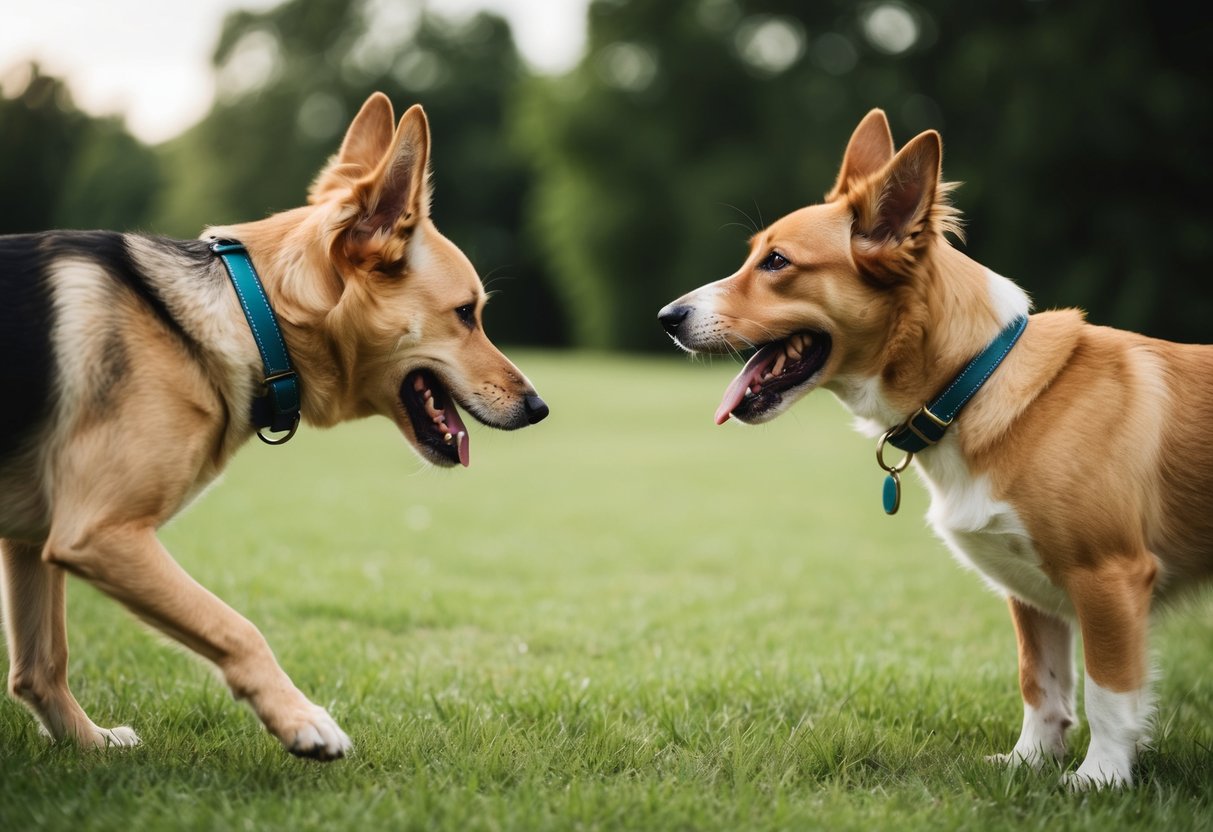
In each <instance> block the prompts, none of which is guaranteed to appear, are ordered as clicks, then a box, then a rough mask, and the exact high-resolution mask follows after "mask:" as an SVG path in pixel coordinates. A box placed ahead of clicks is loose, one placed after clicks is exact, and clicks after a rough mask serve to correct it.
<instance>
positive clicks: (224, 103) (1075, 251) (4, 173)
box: [0, 0, 1213, 349]
mask: <svg viewBox="0 0 1213 832" xmlns="http://www.w3.org/2000/svg"><path fill="white" fill-rule="evenodd" d="M437 8H440V6H438V7H437ZM588 26H589V28H588V45H587V50H586V53H585V55H584V56H583V58H582V59H581V60H580V62H579V63H578V64H577V65H576V66H575V67H574V68H573V69H571V70H570V71H569V72H567V73H565V74H563V75H560V76H556V77H550V76H543V75H537V74H535V73H534V72H532V71H531V70H529V68H528V67H527V66H526V64H525V63H524V62H523V61H522V60H521V59H520V57H519V54H518V52H517V50H516V48H515V46H514V42H513V38H512V35H511V32H510V30H509V27H508V26H507V24H506V23H505V22H504V21H503V20H502V19H500V18H498V17H496V16H493V15H490V14H480V15H478V16H476V17H473V18H470V19H469V20H466V21H464V22H461V23H453V22H450V21H447V20H445V19H443V18H441V17H439V16H436V15H435V14H434V13H431V12H430V11H427V10H426V8H425V7H423V5H422V4H421V3H420V2H417V1H416V0H353V1H352V2H341V3H308V2H304V0H290V1H289V2H287V3H285V4H283V5H281V6H279V7H277V8H275V9H272V10H270V11H267V12H256V13H251V12H238V13H235V14H233V15H231V16H229V18H228V19H227V21H226V23H225V25H224V29H223V34H222V37H221V40H220V42H219V44H218V45H217V48H216V52H215V69H216V73H217V76H216V77H217V79H218V88H219V95H218V97H217V100H216V102H215V105H214V108H213V109H212V111H211V113H210V114H209V115H208V116H207V117H206V118H205V119H204V120H203V121H202V122H200V123H199V124H198V125H196V126H195V127H193V128H192V129H190V130H189V131H187V132H186V133H185V134H183V135H182V136H180V137H179V138H177V139H175V140H173V141H171V142H169V143H167V144H165V145H162V146H160V147H157V148H154V149H153V150H148V149H147V148H142V147H140V146H139V145H138V144H137V143H135V142H134V141H133V140H131V139H130V138H129V137H128V136H126V134H125V133H123V132H122V131H121V130H120V129H119V127H118V126H117V125H116V123H114V122H113V121H107V120H97V119H90V118H88V117H85V116H83V115H81V114H80V113H78V112H76V111H75V109H74V108H73V107H71V106H70V102H68V101H67V99H66V95H65V91H64V90H63V88H62V86H61V85H60V84H59V83H58V82H56V81H54V80H53V79H48V78H45V77H41V76H36V77H35V79H34V81H33V82H32V83H31V84H30V85H29V87H28V88H27V89H26V90H25V91H24V92H23V93H21V94H20V95H19V96H18V97H17V98H15V99H13V100H8V101H0V125H2V129H0V151H3V153H4V155H3V157H2V158H4V159H5V162H4V164H3V165H2V166H0V230H2V231H15V230H21V229H30V228H39V227H47V226H50V225H89V226H108V227H118V228H131V227H142V228H146V229H149V230H155V231H161V232H165V233H171V234H176V235H184V236H193V235H194V234H197V233H198V231H199V230H200V228H201V227H202V226H203V225H205V224H207V223H218V222H229V221H237V220H243V219H251V218H256V217H259V216H263V215H265V214H266V213H268V212H270V211H274V210H280V209H283V208H288V207H291V206H294V205H298V204H300V203H301V202H302V201H303V196H304V193H305V191H306V186H307V184H308V183H309V182H310V181H311V178H312V177H313V176H314V175H315V172H316V171H317V170H318V169H319V167H320V166H321V164H322V163H323V161H324V160H325V159H326V158H327V157H328V155H329V154H331V153H332V152H333V151H334V150H335V149H336V147H337V145H338V143H339V142H340V138H341V132H342V130H343V129H344V126H345V124H346V122H347V121H348V119H349V118H350V117H351V116H352V115H353V113H354V112H355V111H356V109H357V107H358V106H359V104H360V103H361V102H362V100H363V99H365V97H366V95H367V94H369V93H370V92H371V91H373V90H376V89H380V90H383V91H384V92H386V93H387V94H388V95H389V96H390V97H391V98H392V100H393V101H394V102H395V104H396V106H397V109H398V110H403V109H404V108H405V107H407V106H408V105H409V104H411V103H413V102H417V101H419V102H421V103H422V104H424V106H425V107H426V110H427V112H428V114H429V116H430V121H431V127H432V130H433V133H434V157H433V162H434V180H435V186H436V192H435V204H434V212H435V220H436V222H437V223H438V225H439V227H440V228H442V229H443V231H444V232H445V233H446V234H447V235H448V236H450V237H451V238H452V239H453V240H455V242H456V243H458V244H459V245H460V246H462V247H463V248H464V250H465V251H467V252H468V254H469V256H470V257H471V258H472V260H473V262H474V263H476V265H477V266H478V268H479V269H480V270H481V273H482V274H483V275H485V277H486V282H487V283H489V284H490V288H491V289H493V290H494V293H495V298H494V301H493V304H492V307H491V309H490V311H489V314H488V326H489V331H490V334H492V335H493V336H494V337H496V338H498V339H499V340H502V341H506V342H515V343H517V342H526V343H533V344H566V343H572V344H577V345H580V346H591V347H598V348H624V349H650V348H659V347H662V346H663V345H664V338H663V336H662V335H661V333H660V330H659V328H658V327H657V326H656V324H655V322H654V320H653V318H654V314H655V312H656V310H657V308H658V307H659V306H661V305H662V304H663V303H665V302H666V301H668V300H670V299H672V298H673V297H675V296H676V295H678V294H681V293H682V292H684V291H686V290H687V289H689V288H692V287H694V286H697V285H699V284H701V283H704V282H706V281H708V280H712V279H715V278H719V277H723V276H725V275H727V274H729V273H730V272H731V271H733V269H735V268H736V266H737V265H738V264H739V263H740V261H741V259H742V256H743V254H744V251H745V241H746V239H747V238H748V236H749V235H750V234H751V233H752V232H753V230H754V229H755V228H756V227H758V226H760V225H762V224H763V223H764V222H765V221H769V220H771V219H773V218H774V217H776V216H778V215H780V214H783V213H785V212H787V211H789V210H792V209H794V208H797V207H799V206H801V205H804V204H807V203H811V202H815V201H817V200H818V199H819V198H820V195H821V194H822V193H823V192H824V191H825V190H826V189H827V188H828V187H829V185H830V184H831V182H832V178H833V175H834V172H835V169H836V167H837V164H838V160H839V158H840V156H841V152H842V148H843V146H844V144H845V141H846V138H847V136H848V135H849V133H850V131H851V129H852V128H853V127H854V125H855V124H856V123H857V121H858V120H859V118H860V117H862V115H863V114H864V113H865V112H866V111H867V110H868V109H870V108H871V107H874V106H879V107H883V108H884V109H885V110H886V111H887V112H888V114H889V117H890V120H891V122H892V124H893V129H894V134H895V137H896V138H897V140H898V141H899V142H904V141H906V140H908V139H909V138H911V137H912V136H913V135H914V134H916V133H917V132H919V131H921V130H924V129H927V128H932V127H933V128H938V129H940V130H941V131H942V132H943V135H944V141H945V159H944V168H945V175H946V176H947V177H948V178H950V179H958V180H961V181H963V182H964V183H965V185H964V187H963V188H962V189H961V190H960V191H959V192H958V194H957V203H958V205H959V207H960V208H961V209H962V210H963V212H964V214H965V216H966V218H967V229H968V230H967V237H968V242H967V244H966V247H967V251H968V252H969V253H970V254H971V255H972V256H973V257H975V258H976V259H977V260H979V261H980V262H982V263H984V264H986V265H988V266H989V267H991V268H992V269H994V270H996V271H998V272H1000V273H1002V274H1005V275H1007V276H1009V277H1012V278H1013V279H1015V280H1016V281H1017V282H1019V283H1020V284H1022V285H1024V286H1025V287H1026V288H1028V289H1029V291H1031V292H1032V294H1033V295H1034V296H1035V298H1036V301H1037V305H1038V306H1039V307H1042V308H1044V307H1051V306H1066V305H1077V306H1082V307H1084V308H1086V309H1087V310H1088V311H1089V313H1090V318H1091V319H1092V320H1093V321H1096V322H1099V323H1108V324H1113V325H1117V326H1123V327H1128V328H1133V329H1139V330H1142V331H1145V332H1147V333H1148V334H1152V335H1158V336H1162V337H1170V338H1175V339H1179V340H1190V341H1209V340H1213V339H1210V337H1209V325H1208V321H1209V320H1210V319H1213V291H1210V290H1209V289H1208V288H1207V287H1206V285H1205V278H1204V275H1205V272H1206V271H1207V267H1206V263H1207V262H1209V260H1210V258H1211V256H1213V243H1211V239H1213V237H1211V235H1210V234H1209V233H1208V232H1207V231H1206V228H1207V227H1208V226H1209V225H1210V220H1211V219H1213V217H1211V214H1213V210H1211V208H1210V201H1209V199H1208V198H1207V196H1206V194H1207V192H1208V191H1209V189H1210V185H1213V168H1211V165H1210V162H1209V158H1208V152H1207V149H1206V146H1207V145H1208V144H1209V137H1210V125H1211V124H1213V112H1211V107H1213V104H1211V99H1210V96H1209V95H1208V94H1207V87H1208V82H1209V80H1210V77H1211V73H1210V60H1209V51H1210V50H1209V46H1210V43H1211V40H1213V24H1210V23H1209V22H1208V18H1207V17H1195V18H1186V19H1182V20H1181V19H1179V18H1177V17H1176V16H1175V14H1174V13H1173V10H1171V9H1170V8H1168V7H1166V6H1165V5H1164V4H1093V3H1085V4H1081V3H1065V2H1061V0H1015V2H1004V3H982V2H979V3H973V2H962V0H913V2H911V1H910V0H872V2H861V3H852V2H843V0H833V2H818V3H811V4H809V3H803V2H796V0H666V2H661V3H653V2H646V0H595V2H594V3H593V4H592V5H591V7H590V10H589V21H588ZM18 160H20V161H18Z"/></svg>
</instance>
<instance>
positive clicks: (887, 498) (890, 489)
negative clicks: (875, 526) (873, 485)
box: [883, 471, 901, 514]
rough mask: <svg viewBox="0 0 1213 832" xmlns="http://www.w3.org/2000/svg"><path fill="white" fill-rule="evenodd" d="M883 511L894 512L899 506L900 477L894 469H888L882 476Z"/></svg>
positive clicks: (886, 512)
mask: <svg viewBox="0 0 1213 832" xmlns="http://www.w3.org/2000/svg"><path fill="white" fill-rule="evenodd" d="M883 499H884V513H885V514H896V513H897V509H899V508H901V477H899V476H897V472H896V471H890V472H889V475H888V476H887V477H885V478H884V494H883Z"/></svg>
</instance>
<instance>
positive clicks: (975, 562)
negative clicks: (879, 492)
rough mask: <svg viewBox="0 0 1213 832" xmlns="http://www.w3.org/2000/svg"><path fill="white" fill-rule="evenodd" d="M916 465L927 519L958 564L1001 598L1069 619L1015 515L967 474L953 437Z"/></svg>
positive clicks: (984, 482) (1064, 601) (985, 482)
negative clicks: (927, 498)
mask: <svg viewBox="0 0 1213 832" xmlns="http://www.w3.org/2000/svg"><path fill="white" fill-rule="evenodd" d="M916 463H917V465H918V469H919V474H920V475H921V477H922V480H923V481H924V482H925V483H926V486H927V488H928V489H929V490H930V492H931V508H930V510H928V512H927V519H928V520H930V521H931V525H932V526H933V527H934V529H935V532H936V534H938V535H939V536H940V538H942V539H943V541H944V542H945V543H947V544H948V547H949V548H950V549H951V550H952V553H953V554H954V555H955V556H956V558H957V560H959V561H960V562H961V563H962V564H964V565H966V566H969V567H971V568H973V569H975V570H976V571H977V572H978V573H979V574H981V576H982V577H983V578H985V580H986V582H987V583H988V584H989V585H990V586H991V587H992V588H993V589H994V590H995V591H997V592H999V593H1001V594H1003V595H1008V594H1009V595H1014V596H1015V597H1017V598H1021V599H1023V600H1024V601H1027V602H1029V603H1030V604H1032V605H1033V606H1035V607H1037V608H1038V609H1041V610H1043V611H1045V612H1049V613H1052V614H1054V615H1058V616H1061V617H1065V618H1069V617H1072V616H1073V609H1072V608H1071V606H1070V602H1069V600H1068V598H1067V596H1066V594H1065V592H1063V591H1062V590H1061V589H1060V588H1059V587H1057V586H1056V585H1055V584H1054V583H1053V582H1052V581H1051V580H1050V579H1049V577H1048V575H1046V574H1045V572H1044V570H1043V569H1041V566H1040V556H1039V554H1038V553H1037V552H1036V549H1035V547H1034V546H1033V545H1032V540H1031V538H1030V537H1029V536H1028V532H1027V529H1026V528H1025V527H1024V525H1023V522H1022V521H1021V520H1020V518H1019V515H1018V514H1017V513H1016V511H1015V509H1014V508H1013V507H1012V506H1011V505H1010V504H1009V503H1006V502H1003V501H1001V500H996V499H994V497H993V496H992V495H991V494H990V484H989V479H988V478H987V477H986V476H984V475H980V476H974V475H972V474H971V473H970V472H969V470H968V466H967V465H966V464H965V460H964V458H963V457H962V455H961V453H960V450H959V449H958V448H957V447H956V440H955V437H951V436H949V437H945V439H944V441H943V442H941V443H940V444H939V445H938V446H937V447H935V448H934V449H932V450H931V451H930V452H928V453H924V454H922V455H920V456H919V457H918V458H917V460H916Z"/></svg>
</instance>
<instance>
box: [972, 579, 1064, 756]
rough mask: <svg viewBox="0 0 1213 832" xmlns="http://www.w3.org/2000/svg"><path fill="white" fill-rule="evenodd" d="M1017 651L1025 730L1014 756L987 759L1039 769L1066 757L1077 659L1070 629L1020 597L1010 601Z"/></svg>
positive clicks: (1011, 754)
mask: <svg viewBox="0 0 1213 832" xmlns="http://www.w3.org/2000/svg"><path fill="white" fill-rule="evenodd" d="M1009 604H1010V607H1011V621H1012V622H1013V623H1014V624H1015V638H1016V643H1017V645H1018V650H1019V691H1020V694H1021V695H1022V696H1023V729H1022V730H1021V731H1020V734H1019V739H1018V740H1017V741H1016V743H1015V747H1014V748H1013V749H1011V753H1010V754H997V755H995V756H993V757H990V758H989V759H990V760H992V761H994V762H1000V763H1007V764H1009V765H1012V766H1018V765H1024V764H1026V765H1029V766H1031V767H1032V768H1037V769H1038V768H1040V767H1041V766H1042V765H1043V764H1044V763H1045V761H1046V760H1049V759H1052V760H1060V759H1061V757H1062V756H1063V755H1064V754H1065V753H1066V730H1067V729H1068V728H1069V727H1070V726H1071V725H1073V724H1074V656H1073V649H1074V646H1073V633H1072V632H1071V627H1070V625H1069V624H1068V623H1067V622H1065V621H1062V620H1060V619H1057V618H1054V617H1053V616H1050V615H1046V614H1045V613H1043V612H1041V611H1040V610H1038V609H1036V608H1035V607H1032V606H1029V605H1028V604H1025V603H1024V602H1023V601H1020V600H1019V599H1017V598H1010V599H1009Z"/></svg>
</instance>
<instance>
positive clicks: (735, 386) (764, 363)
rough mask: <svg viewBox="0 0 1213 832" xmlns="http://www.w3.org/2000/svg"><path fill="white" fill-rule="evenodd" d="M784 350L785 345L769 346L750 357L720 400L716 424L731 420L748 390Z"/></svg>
mask: <svg viewBox="0 0 1213 832" xmlns="http://www.w3.org/2000/svg"><path fill="white" fill-rule="evenodd" d="M782 349H783V345H781V344H778V343H776V344H767V345H766V346H765V347H763V348H762V349H760V350H759V351H758V352H756V353H754V354H753V355H752V356H750V360H749V361H747V362H746V364H745V366H744V367H742V368H741V372H740V373H738V374H737V377H736V378H735V379H733V381H732V383H731V384H729V387H728V389H727V390H725V391H724V398H723V399H721V400H720V407H718V408H716V424H718V425H723V424H724V423H725V422H727V421H728V420H729V414H730V413H732V412H733V409H734V408H735V407H737V405H739V404H741V400H742V399H744V398H745V391H746V389H747V388H749V387H751V386H752V385H753V384H754V382H756V381H758V380H759V379H761V378H762V374H763V373H765V372H766V371H767V368H769V367H770V366H771V364H772V362H774V361H775V355H776V354H777V353H778V352H779V351H780V350H782Z"/></svg>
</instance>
